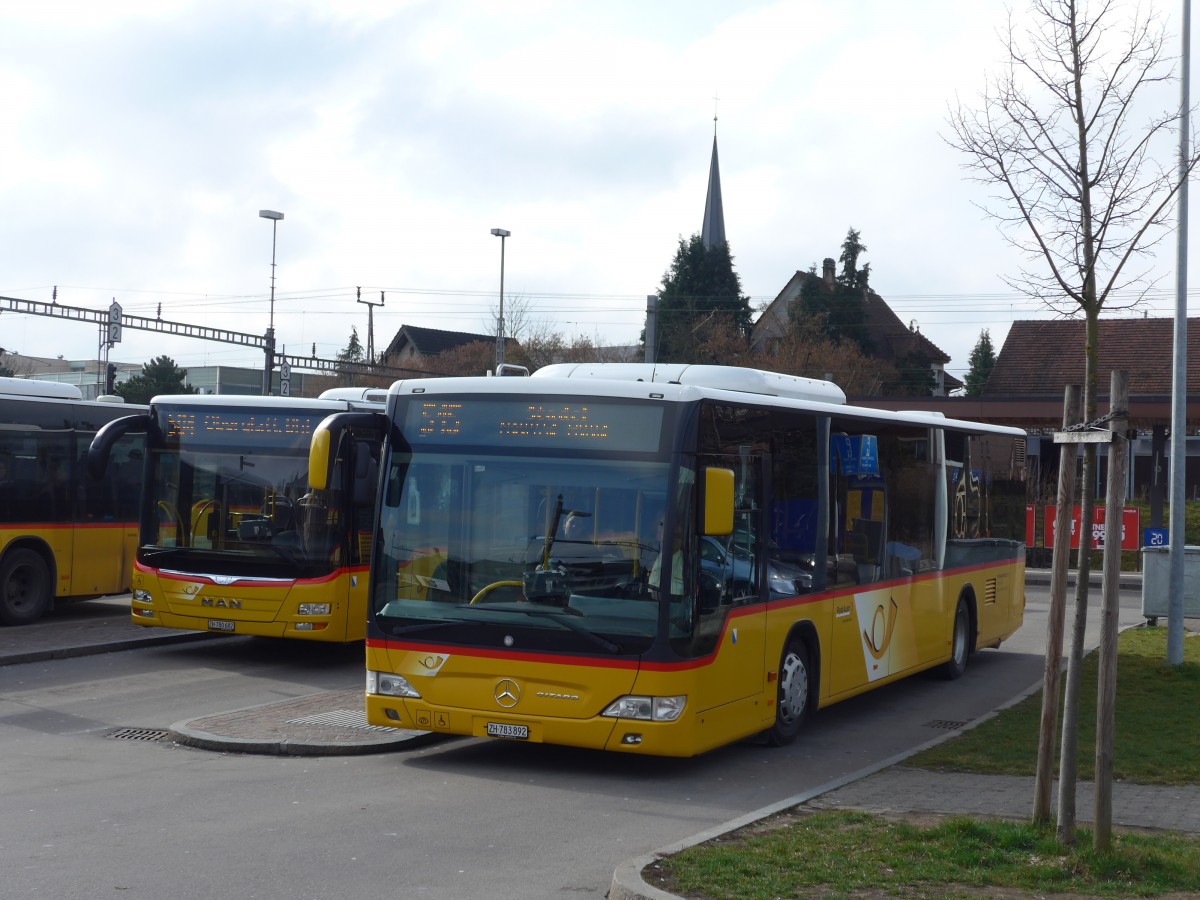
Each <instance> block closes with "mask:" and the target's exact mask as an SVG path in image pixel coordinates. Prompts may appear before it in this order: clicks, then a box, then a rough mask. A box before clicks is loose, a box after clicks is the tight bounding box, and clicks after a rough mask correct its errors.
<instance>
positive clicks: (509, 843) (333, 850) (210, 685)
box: [0, 587, 1140, 900]
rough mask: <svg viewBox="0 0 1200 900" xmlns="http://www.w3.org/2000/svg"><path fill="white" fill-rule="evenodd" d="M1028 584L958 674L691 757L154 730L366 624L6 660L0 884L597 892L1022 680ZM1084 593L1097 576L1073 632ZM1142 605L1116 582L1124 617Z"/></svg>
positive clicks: (0, 688)
mask: <svg viewBox="0 0 1200 900" xmlns="http://www.w3.org/2000/svg"><path fill="white" fill-rule="evenodd" d="M1027 593H1028V598H1029V604H1028V607H1027V612H1026V624H1025V626H1024V627H1023V628H1022V629H1021V631H1020V632H1018V634H1017V635H1015V636H1014V639H1013V640H1011V641H1010V642H1008V643H1006V644H1005V646H1004V647H1003V648H1001V649H1000V650H988V651H984V652H981V653H979V654H977V655H976V656H975V657H973V658H972V661H971V665H970V666H969V667H968V669H967V673H966V675H964V677H963V678H962V679H960V680H959V681H957V682H944V681H940V680H937V679H935V678H932V677H926V676H918V677H915V678H911V679H908V680H907V681H905V682H902V683H899V684H896V685H891V686H888V687H885V688H882V689H880V690H878V691H875V692H873V693H872V694H869V695H866V696H864V697H861V698H858V699H855V700H852V701H848V702H846V703H843V704H840V705H837V706H834V707H831V708H830V709H828V710H824V711H822V712H821V713H819V714H818V715H817V716H816V717H815V718H814V719H813V720H811V723H810V728H809V731H808V732H807V733H806V734H805V735H804V736H803V737H802V738H801V739H800V740H799V741H798V742H797V743H796V744H795V745H794V746H792V747H788V748H783V749H770V748H767V747H764V746H761V745H759V744H755V743H744V744H739V745H736V746H733V747H728V748H725V749H723V750H719V751H716V752H713V753H711V754H708V755H706V756H704V757H701V758H698V759H694V760H662V759H641V758H634V757H624V756H610V755H604V754H600V753H595V752H585V751H577V750H571V749H566V748H556V747H544V746H536V745H525V744H510V743H502V742H496V741H481V740H470V739H456V740H447V741H445V742H442V743H438V744H434V745H431V746H427V747H424V748H420V749H416V750H413V751H410V752H404V753H393V754H384V755H376V756H350V757H323V758H287V757H263V756H248V755H237V754H221V753H212V752H208V751H202V750H195V749H190V748H186V747H180V746H176V745H173V744H170V743H167V742H164V741H161V740H156V739H153V737H154V735H155V734H156V733H157V732H158V731H159V730H161V729H165V728H166V727H168V726H169V725H170V724H171V723H173V722H176V721H179V720H181V719H185V718H190V717H194V716H202V715H209V714H214V713H218V712H222V711H226V710H230V709H236V708H240V707H244V706H250V705H254V704H259V703H267V702H271V701H273V700H279V699H286V698H291V697H297V696H303V695H305V694H308V693H312V692H314V691H320V690H342V689H346V688H347V687H355V686H357V685H359V684H361V681H362V651H361V646H350V647H323V646H319V645H309V644H296V643H285V642H278V641H265V640H258V639H252V638H233V639H224V640H209V641H200V642H193V643H185V644H175V645H170V646H150V647H143V648H141V649H132V650H127V651H124V652H118V653H107V654H103V655H93V656H82V657H73V658H65V659H47V660H41V661H37V662H31V663H26V664H21V665H13V666H6V667H3V668H0V759H2V760H3V768H2V769H0V771H2V772H3V777H2V778H0V803H2V808H3V810H4V815H3V816H2V817H0V869H2V870H3V872H4V882H3V884H4V886H3V889H2V893H3V896H5V897H55V898H72V897H88V898H93V897H95V896H98V895H100V896H103V895H112V894H113V892H118V893H117V894H116V895H117V896H122V897H130V898H133V897H155V898H158V897H162V896H172V897H175V898H189V897H234V896H236V897H246V898H289V900H290V898H301V897H314V898H326V897H338V898H340V897H345V896H350V895H353V894H362V895H366V896H374V895H378V894H380V893H383V892H386V893H387V894H390V895H396V896H402V897H410V896H411V897H437V898H441V897H445V898H466V897H563V896H584V897H603V896H604V895H605V892H606V890H607V888H608V886H609V883H610V881H611V878H612V873H613V870H614V868H615V867H616V866H617V865H618V864H619V863H620V862H622V861H623V860H626V859H628V858H630V857H634V856H638V855H641V854H644V853H647V852H649V851H651V850H653V849H655V848H657V847H661V846H665V845H667V844H670V843H674V842H676V841H680V840H683V839H685V838H687V837H689V836H690V835H693V834H695V833H697V832H700V831H703V830H706V829H709V828H712V827H714V826H716V825H718V824H720V823H721V822H724V821H726V820H729V819H731V818H734V817H737V816H741V815H744V814H746V813H748V812H750V811H752V810H755V809H758V808H760V807H763V806H767V805H769V804H771V803H774V802H776V801H778V800H780V799H782V798H785V797H788V796H791V795H794V794H798V793H800V792H802V791H805V790H810V789H812V788H814V787H816V786H819V785H822V784H826V783H828V782H830V781H833V780H834V779H837V778H841V777H844V776H846V775H847V774H850V773H853V772H856V771H859V770H861V769H864V768H865V767H867V766H869V765H871V764H873V763H875V762H878V761H880V760H883V759H887V758H889V757H891V756H894V755H896V754H898V753H902V752H904V751H905V750H907V749H909V748H912V747H915V746H918V745H920V744H923V743H925V742H927V741H928V740H930V739H931V738H932V737H935V736H937V735H938V734H940V733H944V730H945V728H946V725H947V723H953V722H965V721H969V720H971V719H973V718H975V717H977V716H979V715H981V714H983V713H986V712H987V711H989V710H991V709H993V708H995V707H996V706H998V705H1001V704H1002V703H1004V702H1006V701H1008V700H1009V699H1011V698H1012V697H1013V696H1015V695H1016V694H1019V693H1021V692H1023V691H1024V690H1026V689H1027V688H1029V687H1030V686H1031V685H1033V684H1035V683H1036V682H1038V681H1040V678H1041V674H1042V667H1043V664H1042V655H1043V653H1044V650H1045V619H1046V610H1047V608H1048V596H1047V593H1046V590H1045V589H1043V588H1037V587H1031V588H1030V589H1029V590H1028V592H1027ZM1098 604H1099V592H1098V591H1093V604H1092V610H1091V614H1090V616H1089V625H1090V636H1089V644H1094V643H1095V641H1096V627H1097V620H1098V618H1099V616H1098ZM1139 608H1140V598H1139V596H1138V595H1137V594H1136V593H1135V592H1132V591H1126V592H1123V595H1122V621H1124V622H1126V623H1133V622H1136V621H1138V620H1140V615H1139V614H1138V612H1139ZM1068 625H1069V623H1068ZM1068 633H1069V627H1068ZM141 733H144V734H145V735H146V738H144V739H143V738H142V737H140V736H139V734H141Z"/></svg>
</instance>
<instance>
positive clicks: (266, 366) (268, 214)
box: [258, 209, 283, 397]
mask: <svg viewBox="0 0 1200 900" xmlns="http://www.w3.org/2000/svg"><path fill="white" fill-rule="evenodd" d="M258 215H259V218H262V219H270V220H271V318H270V322H269V324H268V325H267V346H266V347H265V348H264V350H263V352H264V354H265V356H266V359H265V360H264V362H263V386H262V392H263V396H264V397H266V396H269V395H270V393H271V373H272V372H273V371H274V369H275V230H276V228H278V226H279V220H280V219H282V218H283V213H281V212H275V210H273V209H260V210H259V211H258Z"/></svg>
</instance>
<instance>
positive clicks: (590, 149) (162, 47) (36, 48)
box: [0, 0, 1200, 377]
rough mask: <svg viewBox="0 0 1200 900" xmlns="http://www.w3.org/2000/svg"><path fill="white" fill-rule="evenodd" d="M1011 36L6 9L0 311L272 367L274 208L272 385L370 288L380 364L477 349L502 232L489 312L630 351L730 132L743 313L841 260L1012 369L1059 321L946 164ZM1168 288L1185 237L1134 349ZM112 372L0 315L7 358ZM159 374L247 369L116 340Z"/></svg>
mask: <svg viewBox="0 0 1200 900" xmlns="http://www.w3.org/2000/svg"><path fill="white" fill-rule="evenodd" d="M1175 5H1176V4H1171V6H1172V8H1171V9H1170V10H1167V12H1169V13H1171V14H1174V12H1175V10H1174V6H1175ZM1016 6H1017V9H1018V10H1023V9H1024V3H1023V0H1017V3H1016ZM1160 8H1162V6H1161V4H1160ZM1003 19H1004V9H1003V6H1002V4H1000V3H998V2H992V0H987V2H982V3H978V2H971V3H964V2H962V0H911V2H906V3H897V2H894V0H854V2H846V0H791V2H716V0H636V2H624V0H606V2H603V3H583V2H569V0H552V2H549V0H548V2H533V0H515V2H508V3H496V2H479V3H475V2H465V0H463V2H454V0H441V2H395V0H336V2H335V0H328V2H326V0H286V2H259V0H248V2H247V0H239V2H226V0H203V2H190V0H104V2H94V0H88V2H80V3H66V2H54V0H43V2H39V3H26V2H23V0H0V123H3V125H2V127H0V295H3V296H6V297H16V298H20V299H25V300H42V301H49V300H50V298H51V290H52V288H53V286H55V285H57V286H58V299H59V302H60V303H64V304H69V305H74V306H82V307H88V308H91V309H97V310H100V309H106V308H107V307H108V306H109V304H110V303H111V302H112V301H113V299H114V298H115V299H116V300H117V301H118V302H119V303H120V304H121V305H122V307H123V308H124V310H125V311H126V312H127V313H131V314H135V315H141V316H151V317H153V316H154V315H156V313H157V312H158V310H159V306H160V304H161V315H162V317H163V318H164V319H169V320H174V321H180V322H186V323H190V324H196V325H206V326H210V327H216V328H226V329H231V330H235V331H241V332H246V333H252V334H259V335H261V334H262V333H263V332H264V331H265V329H266V327H267V323H268V317H269V311H270V303H269V297H270V276H271V238H272V236H271V230H272V226H271V223H270V222H269V221H267V220H264V219H261V218H259V216H258V211H259V210H260V209H273V210H279V211H281V212H283V213H284V215H285V218H284V220H283V221H281V222H279V223H278V243H277V248H276V261H277V263H278V268H277V281H276V293H275V330H276V334H277V340H278V343H279V345H280V346H281V347H282V346H286V349H287V351H288V352H289V353H299V354H305V355H307V354H308V353H310V352H311V351H312V347H313V344H315V345H316V353H317V355H318V356H323V357H333V356H334V355H336V354H337V352H338V351H339V350H340V349H342V348H343V347H345V345H346V344H347V342H348V340H349V337H350V331H351V327H352V326H356V327H357V329H358V333H359V335H360V339H361V340H362V343H363V344H364V346H365V345H366V343H367V307H366V306H365V305H363V304H358V303H356V302H355V288H356V286H359V285H361V286H362V288H363V293H364V295H365V297H366V298H369V299H371V300H373V301H376V302H377V301H378V300H379V297H380V292H381V291H383V292H385V295H384V299H385V305H384V306H382V307H376V308H375V312H374V334H375V345H376V348H377V349H382V348H383V347H384V346H386V345H387V343H388V341H389V340H390V339H391V337H392V336H393V335H394V334H395V333H396V331H397V330H398V329H399V328H400V326H401V325H405V324H410V325H423V326H428V327H434V328H444V329H450V330H461V331H472V332H480V333H487V332H489V331H491V329H492V328H493V327H494V325H493V324H492V318H493V316H494V314H495V310H496V307H497V301H498V294H499V276H500V252H501V246H500V245H501V241H500V240H499V239H498V238H496V237H493V236H492V235H491V234H490V230H491V229H492V228H496V227H500V228H506V229H509V230H510V231H511V232H512V236H511V237H509V238H508V239H507V240H506V242H505V297H506V306H508V310H506V311H510V310H511V309H512V308H513V306H515V305H523V306H524V307H525V308H526V310H527V316H528V317H529V319H530V320H531V321H535V322H547V323H549V324H550V326H551V328H552V330H555V331H561V332H562V333H564V334H565V335H567V336H571V335H579V334H583V335H587V336H589V337H591V338H593V339H594V340H598V341H600V342H603V343H630V344H632V343H635V342H636V341H637V339H638V336H639V333H640V331H641V328H642V325H643V320H644V310H645V297H646V295H647V294H649V293H653V292H654V291H655V290H656V289H657V288H658V287H659V285H660V284H661V280H662V276H663V273H664V272H665V271H666V270H667V268H668V267H669V266H670V263H671V260H672V258H673V256H674V254H675V250H676V248H677V246H678V242H679V239H680V237H681V236H682V237H687V236H689V235H691V234H692V233H694V232H698V231H699V230H700V226H701V219H702V216H703V211H704V199H705V189H706V184H707V178H708V167H709V159H710V156H711V152H712V141H713V127H714V123H713V116H714V111H715V112H716V114H717V116H718V117H719V120H718V121H717V123H716V128H717V136H718V141H719V150H720V163H721V181H722V187H723V194H724V205H725V224H726V233H727V237H728V239H729V243H730V248H731V251H732V253H733V256H734V265H735V268H736V270H737V272H738V274H739V276H740V277H741V280H742V287H743V290H744V291H745V293H747V294H748V295H749V296H750V297H751V302H752V305H753V307H754V308H755V309H757V308H758V307H760V306H761V305H763V304H765V303H766V302H768V301H770V300H771V299H772V298H774V297H775V295H776V294H777V293H778V292H779V291H780V290H781V289H782V288H783V286H784V285H785V284H786V283H787V281H788V279H789V278H790V277H791V276H792V275H793V274H794V273H795V272H796V271H797V270H806V269H808V268H809V266H810V265H813V264H814V263H815V264H817V265H818V266H819V265H820V261H821V259H822V258H824V257H826V256H832V257H837V256H838V254H839V252H840V245H841V242H842V240H843V239H844V237H845V235H846V231H847V229H848V228H849V227H854V228H856V229H858V230H859V231H860V232H861V236H862V241H863V242H864V243H865V244H866V246H867V248H868V249H867V253H866V254H865V255H864V257H863V258H862V260H860V262H869V263H870V264H871V271H872V280H871V281H872V285H873V287H874V288H875V289H876V290H877V291H878V292H879V293H880V294H881V295H882V296H883V297H884V298H885V299H886V300H887V301H888V302H889V303H890V304H891V306H892V307H893V309H895V310H896V312H897V314H898V315H899V316H900V317H901V319H903V320H904V321H905V322H913V323H915V324H916V325H917V326H918V327H919V328H920V330H921V331H922V332H923V333H924V334H925V335H926V336H928V337H929V338H930V339H931V340H932V341H933V342H934V343H935V344H937V345H938V346H939V347H941V348H942V349H943V350H945V351H946V352H947V353H948V354H950V356H951V357H952V361H951V363H950V365H949V366H948V369H949V371H950V372H951V373H952V374H955V375H957V376H959V377H961V376H962V375H963V374H964V372H965V370H966V367H967V357H968V355H969V354H970V351H971V348H972V347H973V346H974V344H975V342H976V340H977V339H978V337H979V332H980V329H982V328H989V329H990V330H991V335H992V338H993V341H994V343H995V346H996V348H997V350H999V348H1000V346H1001V344H1002V342H1003V339H1004V336H1005V334H1006V332H1007V328H1008V325H1009V323H1011V322H1012V321H1013V319H1017V318H1037V317H1049V316H1050V315H1051V314H1050V313H1049V312H1048V311H1046V310H1043V309H1042V308H1040V307H1038V306H1037V305H1035V304H1033V303H1031V302H1030V301H1027V300H1025V299H1023V298H1022V297H1021V296H1019V295H1018V294H1016V293H1015V292H1013V291H1012V290H1011V289H1010V288H1008V287H1007V286H1006V285H1005V283H1004V282H1003V281H1002V280H1001V277H1000V276H1001V274H1003V273H1004V272H1005V271H1010V272H1011V271H1013V270H1014V268H1015V265H1016V259H1015V257H1014V255H1013V253H1012V251H1010V250H1009V249H1008V248H1007V247H1006V245H1005V244H1004V243H1003V242H1002V240H1001V238H1000V236H999V234H998V233H997V231H996V228H995V225H994V224H993V223H992V222H991V221H988V220H986V219H984V217H983V215H982V214H981V212H980V211H979V209H977V208H976V206H974V205H973V201H974V202H980V201H983V200H985V199H986V195H985V193H984V191H983V189H981V188H980V187H978V186H976V185H973V184H971V183H969V182H967V181H965V180H964V178H963V172H962V170H961V168H960V163H961V162H962V159H961V158H960V157H959V156H958V155H957V154H956V153H955V152H954V151H953V150H952V149H951V148H949V147H948V146H947V145H946V144H945V142H944V141H943V140H942V138H941V137H940V135H942V134H945V133H947V132H948V128H947V125H946V116H947V107H948V104H950V103H953V102H954V100H955V97H956V95H958V96H961V97H962V98H963V99H964V100H967V101H970V100H973V99H974V98H975V97H976V96H977V95H978V92H979V90H980V88H981V87H982V86H983V84H984V78H985V73H986V72H987V71H988V70H989V69H990V70H993V71H994V70H995V69H996V68H997V64H998V62H999V60H1000V59H1001V58H1002V54H1001V45H1000V42H999V39H998V37H997V33H996V32H997V28H999V27H1000V26H1001V25H1002V24H1003ZM1178 43H1179V42H1178V39H1177V38H1173V39H1172V45H1171V46H1172V48H1173V52H1177V49H1175V48H1177V47H1178ZM1193 71H1195V66H1193ZM1197 93H1198V92H1197V88H1196V87H1195V86H1193V88H1192V97H1193V100H1195V99H1197ZM714 97H716V98H719V99H718V100H714ZM1177 103H1178V87H1177V86H1171V87H1169V88H1168V89H1167V90H1166V93H1165V94H1164V95H1163V100H1162V105H1163V106H1164V107H1169V106H1171V105H1172V104H1177ZM1174 257H1175V252H1174V239H1173V238H1172V239H1169V240H1167V241H1166V242H1164V243H1163V244H1162V246H1161V249H1160V251H1159V257H1158V262H1157V269H1156V270H1157V271H1158V272H1160V273H1161V278H1160V281H1159V288H1160V290H1159V291H1158V292H1157V293H1156V294H1155V295H1154V296H1153V297H1152V299H1151V301H1150V303H1149V304H1148V306H1147V307H1145V309H1146V310H1147V311H1148V313H1149V315H1151V316H1155V315H1158V316H1170V315H1172V314H1173V310H1174V294H1173V292H1174V270H1175V258H1174ZM1191 268H1192V271H1194V272H1195V271H1200V270H1197V268H1196V264H1193V265H1192V267H1191ZM1195 277H1200V276H1194V278H1195ZM1193 280H1194V279H1193ZM1138 314H1139V315H1140V314H1141V313H1140V312H1139V313H1138ZM97 345H98V336H97V329H96V327H95V326H93V325H89V324H82V323H76V322H67V321H62V320H56V319H48V318H44V317H36V316H25V315H16V314H13V313H10V312H4V313H0V346H3V347H5V348H6V349H8V350H10V351H17V352H20V353H23V354H27V355H36V356H58V355H63V356H65V357H67V358H71V359H94V358H95V357H96V355H97V349H98V347H97ZM160 353H166V354H168V355H170V356H171V357H172V358H174V359H175V360H176V361H177V362H178V363H179V364H180V365H182V366H185V367H187V366H200V365H216V364H226V365H253V366H259V367H260V366H261V364H262V354H261V352H258V351H252V350H246V349H243V348H238V347H235V346H229V345H223V344H216V343H209V342H206V341H200V340H196V339H188V338H171V337H164V336H163V335H159V334H153V333H147V332H137V331H133V330H129V329H126V330H125V333H124V341H123V343H121V344H119V345H117V346H116V347H115V348H113V350H112V358H113V359H114V360H120V361H124V362H133V363H139V364H140V363H142V362H145V361H146V360H147V359H149V358H151V357H153V356H156V355H158V354H160Z"/></svg>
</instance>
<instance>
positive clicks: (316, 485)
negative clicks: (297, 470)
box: [308, 422, 331, 491]
mask: <svg viewBox="0 0 1200 900" xmlns="http://www.w3.org/2000/svg"><path fill="white" fill-rule="evenodd" d="M324 424H325V423H324V422H322V423H321V425H320V426H318V427H317V430H316V431H314V432H313V436H312V443H311V444H310V445H309V448H308V485H309V487H311V488H312V489H313V490H317V491H323V490H325V489H326V488H328V487H329V444H330V434H331V432H330V430H329V429H328V428H325V427H322V426H324Z"/></svg>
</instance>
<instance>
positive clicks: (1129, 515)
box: [1026, 503, 1142, 550]
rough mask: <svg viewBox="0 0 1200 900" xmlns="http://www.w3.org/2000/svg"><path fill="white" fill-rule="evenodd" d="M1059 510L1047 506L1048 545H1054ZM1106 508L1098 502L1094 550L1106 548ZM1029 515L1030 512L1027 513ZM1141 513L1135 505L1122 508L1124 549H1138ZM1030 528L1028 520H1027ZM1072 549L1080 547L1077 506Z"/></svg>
mask: <svg viewBox="0 0 1200 900" xmlns="http://www.w3.org/2000/svg"><path fill="white" fill-rule="evenodd" d="M1056 510H1057V507H1055V506H1047V507H1046V508H1045V519H1044V522H1045V529H1046V530H1045V535H1046V544H1045V546H1047V547H1053V546H1054V514H1055V511H1056ZM1105 512H1106V510H1105V508H1104V505H1103V503H1098V504H1097V505H1096V510H1095V521H1094V522H1093V523H1092V540H1091V549H1092V550H1103V549H1104V536H1105V534H1106V528H1105V524H1106V523H1105V521H1104V514H1105ZM1027 515H1028V514H1027ZM1141 527H1142V522H1141V514H1140V513H1139V511H1138V510H1137V509H1136V508H1135V507H1128V506H1127V507H1125V508H1124V509H1123V510H1121V549H1122V550H1137V549H1138V540H1139V538H1140V537H1141ZM1026 528H1028V521H1027V522H1026ZM1071 549H1072V550H1078V549H1079V507H1078V506H1076V507H1075V508H1074V509H1073V510H1071Z"/></svg>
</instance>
